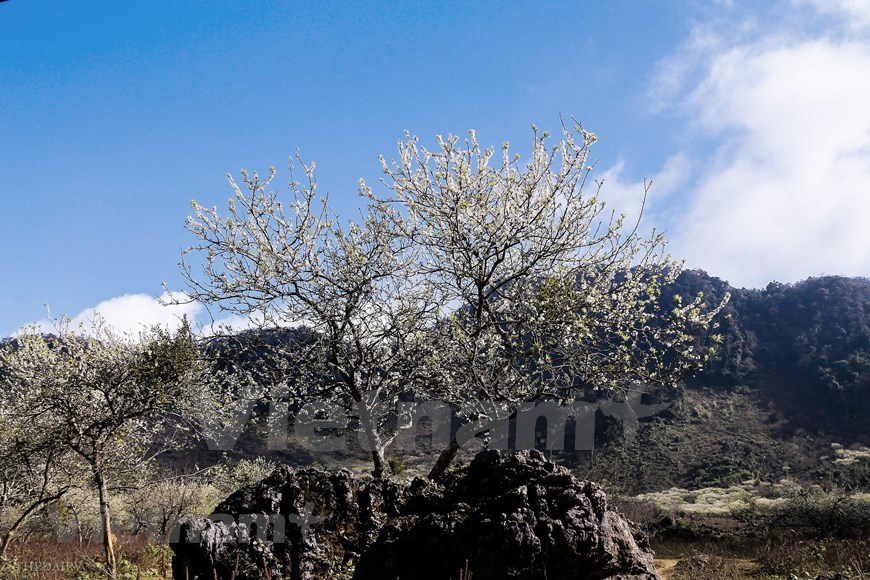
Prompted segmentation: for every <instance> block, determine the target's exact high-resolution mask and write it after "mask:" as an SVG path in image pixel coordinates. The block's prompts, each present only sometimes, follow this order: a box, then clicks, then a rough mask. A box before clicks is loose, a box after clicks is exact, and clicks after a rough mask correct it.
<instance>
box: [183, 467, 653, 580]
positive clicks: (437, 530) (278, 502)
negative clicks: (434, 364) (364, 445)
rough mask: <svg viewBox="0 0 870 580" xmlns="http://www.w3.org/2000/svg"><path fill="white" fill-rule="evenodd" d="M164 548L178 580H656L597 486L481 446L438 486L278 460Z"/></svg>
mask: <svg viewBox="0 0 870 580" xmlns="http://www.w3.org/2000/svg"><path fill="white" fill-rule="evenodd" d="M275 514H278V515H279V517H274V515H275ZM269 515H272V516H273V517H272V518H271V520H270V519H269V518H267V516H269ZM258 517H259V521H257V519H258ZM258 537H259V539H257V538H258ZM172 547H173V550H174V551H175V557H174V559H173V574H174V578H177V579H186V580H200V579H208V580H215V579H216V578H217V579H219V580H223V579H230V578H236V579H244V578H251V579H255V578H265V577H268V578H273V579H278V578H290V579H293V580H297V579H298V580H303V579H305V580H309V579H315V578H335V577H338V576H342V577H349V573H350V571H351V570H353V569H354V567H355V572H354V574H353V578H355V579H357V580H393V579H397V578H398V579H403V580H404V579H415V580H428V579H432V580H446V579H448V578H452V579H455V578H458V577H459V573H460V570H462V569H465V568H466V567H467V569H468V570H470V571H471V572H472V573H473V579H474V580H489V579H496V578H498V579H503V578H523V579H545V578H546V579H547V580H557V579H568V578H570V579H572V580H573V579H605V578H612V579H614V580H616V579H624V580H629V579H637V580H640V579H655V578H658V577H657V576H656V575H655V572H654V568H653V564H652V553H651V551H650V550H649V546H648V544H647V543H646V540H645V538H644V537H643V536H642V535H641V534H639V533H638V532H637V530H635V529H634V528H633V527H632V525H631V524H630V523H629V522H628V521H626V520H625V519H624V518H623V517H622V516H621V515H619V514H618V513H616V512H613V511H610V510H608V508H607V500H606V497H605V495H604V492H603V491H601V490H600V489H599V488H598V487H597V486H596V485H595V484H593V483H590V482H586V481H581V480H578V479H577V478H575V477H574V476H572V475H571V474H570V473H569V472H568V471H567V470H565V469H564V468H561V467H559V466H557V465H555V464H554V463H552V462H550V461H548V460H547V459H546V458H545V457H544V456H543V454H541V453H539V452H536V451H521V452H517V453H513V454H500V453H499V452H497V451H485V452H483V453H480V454H479V455H478V456H477V457H476V458H475V459H474V461H472V462H471V464H470V465H469V466H468V467H465V468H462V469H458V470H455V471H453V472H450V473H448V475H447V476H446V477H445V479H444V481H443V482H442V483H441V484H433V483H430V482H428V481H426V480H422V479H415V480H414V481H413V482H412V483H411V484H410V485H407V486H404V485H400V484H397V483H394V482H390V481H381V482H378V481H376V482H370V483H368V484H363V483H361V482H359V481H357V480H355V479H354V477H353V475H352V474H351V473H350V472H349V471H344V470H343V471H339V472H337V473H326V472H323V471H320V470H317V469H301V470H292V469H290V468H287V467H282V468H280V469H278V470H276V471H275V472H274V473H273V474H272V475H271V476H270V477H269V478H267V479H266V480H264V481H262V482H260V483H259V484H258V485H256V486H253V487H250V488H246V489H243V490H240V491H239V492H237V493H235V494H233V495H232V496H230V497H229V498H227V499H226V500H225V501H224V502H222V503H221V505H220V506H218V508H217V509H216V510H215V514H214V515H213V516H211V517H210V518H208V519H200V520H191V521H188V522H185V523H184V524H183V525H182V526H181V528H180V533H179V534H178V537H176V538H175V541H174V542H173V544H172Z"/></svg>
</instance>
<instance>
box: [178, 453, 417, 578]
mask: <svg viewBox="0 0 870 580" xmlns="http://www.w3.org/2000/svg"><path fill="white" fill-rule="evenodd" d="M401 493H402V488H401V487H400V486H399V485H398V484H395V483H392V482H388V481H385V482H379V483H378V484H377V485H375V484H371V485H369V486H367V487H366V488H364V489H362V490H361V489H360V485H359V482H358V481H357V480H355V479H354V477H353V475H352V474H351V472H349V471H347V470H341V471H339V472H337V473H327V472H324V471H321V470H318V469H313V468H308V469H301V470H293V469H291V468H289V467H281V468H279V469H277V470H276V471H275V472H274V473H272V475H270V476H269V477H268V478H266V479H265V480H263V481H261V482H260V483H259V484H257V485H255V486H252V487H249V488H245V489H242V490H240V491H238V492H236V493H234V494H233V495H231V496H230V497H228V498H227V499H226V500H224V501H223V502H221V504H220V505H218V507H217V508H215V511H214V513H213V514H212V515H211V516H209V517H208V518H206V519H197V520H188V521H186V522H184V523H183V524H182V525H181V526H180V528H179V530H177V532H176V534H175V535H176V537H175V538H174V541H173V542H172V549H173V551H174V552H175V556H174V557H173V562H172V569H173V577H174V578H179V579H185V580H200V579H202V580H206V579H207V580H215V579H219V580H223V579H230V578H234V579H236V580H241V579H247V578H250V579H256V578H273V579H278V578H294V579H297V578H298V579H314V578H331V577H333V576H334V575H336V574H337V573H338V572H340V571H342V570H347V569H350V570H352V567H353V564H354V563H355V562H356V560H357V559H358V558H359V554H360V550H361V548H362V547H364V546H366V545H368V544H369V543H371V541H372V539H373V538H374V537H375V535H376V534H377V531H378V530H379V529H380V528H381V527H382V526H383V525H384V524H385V523H386V522H387V520H388V518H389V517H390V516H392V515H398V512H397V511H396V510H395V508H393V507H392V506H394V505H395V503H396V501H397V499H396V498H398V497H400V496H401Z"/></svg>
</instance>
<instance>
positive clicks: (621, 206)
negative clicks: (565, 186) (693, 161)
mask: <svg viewBox="0 0 870 580" xmlns="http://www.w3.org/2000/svg"><path fill="white" fill-rule="evenodd" d="M625 173H626V167H625V161H624V160H619V161H618V162H617V163H616V164H615V165H613V166H611V167H610V168H608V169H606V170H605V171H604V172H602V173H601V174H600V175H599V176H598V177H597V178H596V179H597V181H599V182H603V183H602V187H601V193H600V198H601V199H602V200H603V201H604V202H605V203H606V204H607V210H608V211H611V210H612V211H615V212H616V213H617V214H620V213H624V214H625V215H626V225H633V224H634V222H635V221H636V220H637V217H638V216H639V215H640V213H641V209H643V216H642V219H643V222H642V226H644V227H642V228H641V229H642V230H643V229H648V228H646V227H645V226H651V225H652V224H656V223H661V222H662V221H664V219H663V218H664V216H662V215H660V213H659V212H662V211H664V209H665V202H666V201H667V199H668V197H670V196H671V195H672V194H673V193H674V192H675V191H677V190H678V189H679V188H680V187H681V186H682V185H683V184H684V182H685V180H686V178H687V177H688V175H689V173H690V161H689V159H688V157H687V156H686V155H684V154H682V153H678V154H676V155H674V156H672V157H670V158H669V159H668V160H667V161H665V164H664V166H663V167H662V169H661V171H659V172H658V173H657V174H655V175H654V176H652V177H651V178H650V179H649V180H648V183H649V185H650V188H649V193H648V195H647V199H646V205H645V206H644V184H643V182H637V181H633V180H632V179H630V178H627V177H626V175H625Z"/></svg>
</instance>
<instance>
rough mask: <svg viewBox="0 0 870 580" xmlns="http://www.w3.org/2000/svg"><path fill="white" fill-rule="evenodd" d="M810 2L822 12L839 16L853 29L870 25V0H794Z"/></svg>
mask: <svg viewBox="0 0 870 580" xmlns="http://www.w3.org/2000/svg"><path fill="white" fill-rule="evenodd" d="M794 2H795V4H798V5H801V4H808V5H811V6H812V7H813V8H815V9H816V10H818V11H819V12H821V13H822V14H828V15H830V16H834V17H835V18H839V19H841V20H842V21H843V23H844V24H845V25H846V26H847V27H848V28H849V29H851V30H852V31H860V30H861V29H862V28H867V27H868V26H870V0H794Z"/></svg>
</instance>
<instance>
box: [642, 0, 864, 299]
mask: <svg viewBox="0 0 870 580" xmlns="http://www.w3.org/2000/svg"><path fill="white" fill-rule="evenodd" d="M867 4H868V3H867V2H862V3H858V2H846V1H843V2H839V3H838V5H840V6H841V7H842V10H844V11H846V10H853V9H854V10H856V11H857V10H859V9H861V10H864V9H866V8H867ZM850 13H851V12H850ZM862 13H863V12H862ZM867 13H868V14H870V11H868V12H867ZM698 36H699V37H704V38H707V39H708V40H707V41H705V42H695V43H693V46H694V47H695V49H696V53H695V54H693V55H688V56H687V55H685V54H683V55H680V56H679V57H676V58H672V59H671V62H670V64H669V63H665V64H664V65H662V67H660V69H661V70H670V71H671V73H672V74H670V76H668V75H665V76H663V77H662V78H663V79H664V80H663V81H662V83H663V84H662V85H661V86H658V88H657V89H654V92H657V94H664V95H676V94H679V93H680V92H682V98H681V99H680V100H679V104H678V106H679V107H680V108H681V110H682V111H683V112H684V113H686V114H687V116H688V117H689V118H690V119H691V126H692V129H693V131H694V132H695V136H696V137H698V138H700V139H710V138H712V139H715V140H716V141H717V142H718V145H717V146H716V148H715V151H714V153H713V155H712V156H711V157H709V158H707V159H699V158H697V156H694V157H693V166H694V167H700V168H701V170H700V171H699V172H697V173H695V174H694V175H693V176H692V177H693V179H692V182H693V186H692V187H691V188H690V189H689V190H688V192H689V193H688V196H687V197H688V203H686V206H685V207H684V208H682V211H681V213H682V215H680V216H678V217H675V219H674V220H673V221H672V224H673V225H672V226H671V232H672V235H671V236H670V237H671V241H672V246H671V247H672V248H673V250H674V253H675V255H677V256H681V257H685V258H687V260H688V262H689V265H690V266H693V267H701V268H705V269H707V270H708V271H710V272H711V273H713V274H715V275H718V276H722V277H724V278H726V279H728V280H729V281H730V282H732V283H733V284H736V285H747V286H759V285H763V284H765V283H766V282H767V281H769V280H772V279H778V280H780V281H795V280H798V279H801V278H805V277H807V276H812V275H818V274H823V273H827V274H845V275H863V276H867V275H870V227H868V222H870V107H868V106H867V103H870V42H867V41H866V40H864V39H861V38H857V39H851V38H849V37H848V35H846V34H834V33H830V32H829V33H827V34H818V33H817V34H816V35H815V36H807V35H806V33H805V32H804V33H803V34H802V35H797V34H795V35H789V34H787V33H785V32H783V31H778V32H777V31H772V32H771V33H769V35H768V36H766V37H756V38H755V39H746V38H745V37H744V38H741V39H737V40H731V41H730V42H724V41H721V39H720V41H717V42H713V41H709V35H707V36H705V35H698ZM674 63H677V64H674ZM698 63H700V64H699V65H698ZM696 65H698V66H700V74H697V75H695V77H694V78H691V75H689V74H688V72H687V71H689V70H690V69H691V67H692V66H696ZM673 71H676V72H673ZM681 86H682V89H681V90H680V87H681ZM662 87H664V88H662Z"/></svg>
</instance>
